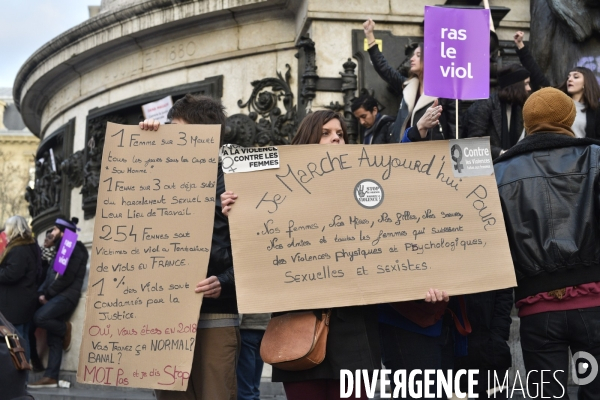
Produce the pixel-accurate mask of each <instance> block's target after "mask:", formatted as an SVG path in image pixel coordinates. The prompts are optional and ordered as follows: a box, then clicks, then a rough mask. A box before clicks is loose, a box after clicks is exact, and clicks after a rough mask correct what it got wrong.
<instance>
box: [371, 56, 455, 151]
mask: <svg viewBox="0 0 600 400" xmlns="http://www.w3.org/2000/svg"><path fill="white" fill-rule="evenodd" d="M369 57H370V58H371V63H372V64H373V68H375V72H377V74H378V75H379V76H380V77H381V79H383V80H384V81H386V82H387V83H388V85H390V86H391V87H392V88H394V90H396V91H397V92H398V93H400V92H401V93H402V103H401V104H400V109H399V110H398V114H397V115H396V122H394V125H393V129H392V130H390V132H389V134H388V135H389V136H390V137H388V138H387V140H386V142H385V143H400V140H402V137H403V135H404V131H405V130H406V127H408V126H413V127H415V128H414V129H412V130H411V136H410V138H412V139H410V141H422V140H438V139H454V138H455V137H456V136H455V132H456V122H455V118H456V112H455V106H454V100H448V99H439V100H438V102H439V104H441V105H442V108H443V111H442V116H441V117H440V124H439V126H438V127H437V128H433V129H430V132H428V134H427V137H426V138H425V139H422V138H421V136H420V135H419V134H418V133H419V131H418V130H417V129H416V124H417V122H418V121H419V119H420V118H421V117H422V116H423V114H424V113H425V111H427V108H429V107H431V104H432V103H433V101H434V100H435V99H436V98H435V97H430V96H426V95H422V96H420V97H419V100H418V101H417V102H416V104H415V99H416V98H417V94H418V90H419V80H418V79H417V78H411V79H408V78H406V77H405V76H403V75H402V74H400V72H398V70H396V69H394V68H392V67H391V66H390V65H389V64H388V62H387V60H386V59H385V57H384V56H383V54H382V53H381V52H380V51H379V46H373V47H371V48H369ZM415 131H416V134H417V136H415Z"/></svg>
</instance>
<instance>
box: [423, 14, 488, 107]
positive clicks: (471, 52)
mask: <svg viewBox="0 0 600 400" xmlns="http://www.w3.org/2000/svg"><path fill="white" fill-rule="evenodd" d="M424 43H425V51H424V53H425V54H424V57H425V58H424V60H425V62H424V66H425V71H424V76H423V81H424V82H423V85H424V88H423V89H424V92H425V94H426V95H428V96H434V97H441V98H446V99H458V100H474V99H487V98H488V97H489V92H490V10H488V9H481V10H468V9H460V8H445V7H430V6H426V7H425V42H424Z"/></svg>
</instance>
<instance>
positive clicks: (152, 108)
mask: <svg viewBox="0 0 600 400" xmlns="http://www.w3.org/2000/svg"><path fill="white" fill-rule="evenodd" d="M171 107H173V99H172V98H171V96H167V97H165V98H164V99H160V100H158V101H153V102H152V103H147V104H144V105H142V113H143V114H144V118H146V119H148V118H152V119H155V120H157V121H159V122H160V123H161V124H164V123H166V122H167V121H168V118H167V114H168V113H169V110H170V109H171Z"/></svg>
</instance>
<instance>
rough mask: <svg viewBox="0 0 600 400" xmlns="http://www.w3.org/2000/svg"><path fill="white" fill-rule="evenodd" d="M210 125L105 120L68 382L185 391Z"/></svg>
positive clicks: (200, 272)
mask: <svg viewBox="0 0 600 400" xmlns="http://www.w3.org/2000/svg"><path fill="white" fill-rule="evenodd" d="M220 129H221V127H220V126H219V125H166V126H161V127H160V129H159V131H158V132H144V131H142V130H140V129H139V127H137V126H125V125H117V124H112V123H109V124H108V125H107V128H106V138H105V144H104V152H103V155H102V173H101V176H100V186H99V189H98V208H97V210H96V221H95V226H94V242H93V245H92V258H91V261H90V277H89V286H88V291H87V304H86V316H85V325H84V329H83V340H82V345H81V353H80V359H79V368H78V370H77V381H78V382H81V383H91V384H98V385H110V386H128V387H137V388H151V389H165V390H185V389H186V388H187V384H188V378H189V373H190V370H191V368H192V358H193V355H194V344H195V339H196V324H197V322H198V316H199V314H200V305H201V303H202V296H201V295H199V294H196V293H195V292H194V289H195V287H196V284H197V283H198V282H199V281H201V280H202V279H204V278H205V277H206V270H207V267H208V259H209V254H210V247H211V240H212V230H213V222H214V213H215V211H214V210H215V194H216V177H217V166H218V159H217V155H218V145H219V135H220Z"/></svg>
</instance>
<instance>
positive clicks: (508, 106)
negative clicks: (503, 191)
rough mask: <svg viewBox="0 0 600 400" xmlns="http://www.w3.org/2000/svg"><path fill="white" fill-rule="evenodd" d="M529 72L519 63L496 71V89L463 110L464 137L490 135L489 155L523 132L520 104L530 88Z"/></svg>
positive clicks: (514, 141) (516, 138)
mask: <svg viewBox="0 0 600 400" xmlns="http://www.w3.org/2000/svg"><path fill="white" fill-rule="evenodd" d="M531 80H532V79H530V74H529V71H527V70H526V69H525V68H523V67H521V66H520V65H519V64H511V65H509V66H507V67H505V68H502V69H501V70H500V71H498V86H499V87H498V89H497V90H495V91H493V92H492V93H491V94H490V97H489V98H488V99H485V100H477V101H476V102H475V103H473V105H472V106H471V107H470V108H469V110H468V111H467V114H466V117H465V119H466V129H467V137H470V138H473V137H483V136H489V137H490V147H491V150H492V159H495V158H497V157H498V156H499V155H500V154H502V153H503V152H504V151H506V150H508V149H510V148H511V147H512V146H514V145H515V144H516V143H517V142H518V141H519V138H520V137H521V134H522V133H523V104H525V101H526V100H527V97H528V96H529V93H530V92H531V86H530V81H531Z"/></svg>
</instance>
